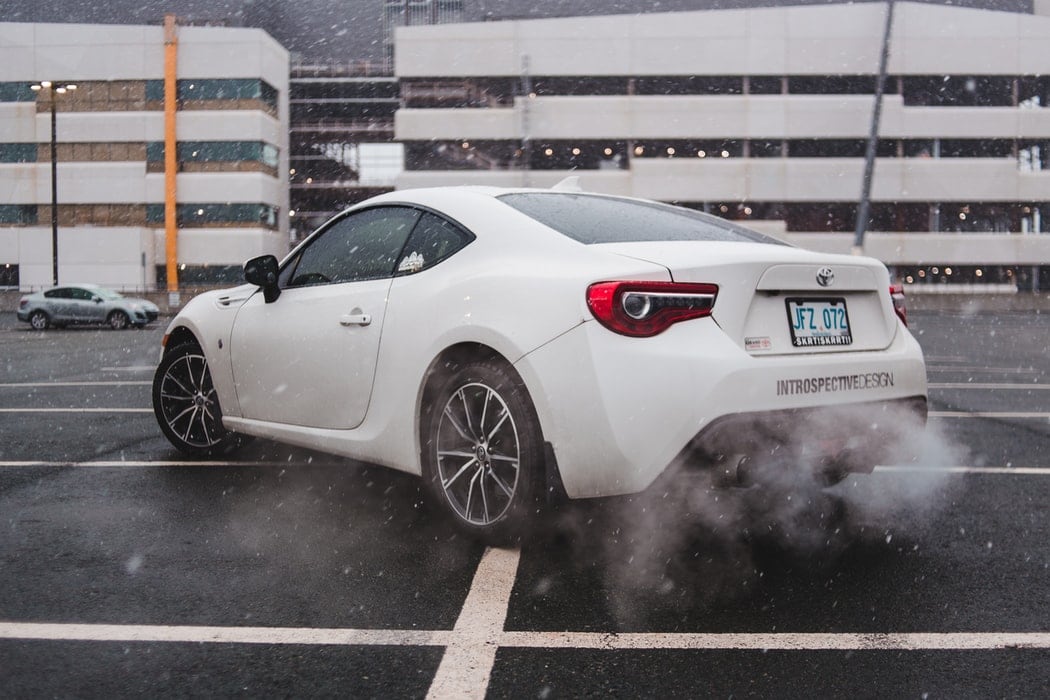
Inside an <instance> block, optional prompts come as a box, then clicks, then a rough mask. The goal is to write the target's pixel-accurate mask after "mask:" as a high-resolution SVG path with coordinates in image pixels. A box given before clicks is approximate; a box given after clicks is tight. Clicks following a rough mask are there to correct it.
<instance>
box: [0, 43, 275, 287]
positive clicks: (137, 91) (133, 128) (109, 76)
mask: <svg viewBox="0 0 1050 700" xmlns="http://www.w3.org/2000/svg"><path fill="white" fill-rule="evenodd" d="M175 40H176V41H175V44H176V46H177V51H176V55H177V59H176V61H175V64H174V78H175V83H174V85H175V90H174V97H175V99H174V101H173V107H174V109H175V111H174V134H175V139H176V151H177V153H176V157H175V158H174V159H172V161H171V164H172V166H173V167H174V169H175V172H174V174H173V178H174V179H173V182H174V185H175V187H174V192H173V193H172V196H173V200H172V201H173V204H174V209H175V212H176V217H177V226H176V229H175V234H176V236H177V246H176V248H175V249H174V250H175V251H177V252H176V255H177V259H176V261H175V262H176V266H175V269H176V270H177V275H178V284H177V285H175V286H179V285H182V286H193V285H197V284H209V283H214V282H224V281H229V280H231V279H235V278H236V276H237V275H238V274H239V269H240V265H241V264H242V263H243V262H244V260H246V259H248V258H250V257H252V256H254V255H259V254H263V253H274V254H278V255H280V254H282V253H283V252H285V251H286V250H287V248H288V170H289V166H288V76H289V61H288V53H287V51H285V49H284V48H282V47H281V46H280V45H279V44H278V43H277V42H276V41H274V40H273V39H272V38H271V37H270V36H268V35H267V34H266V33H265V32H263V31H261V30H258V29H246V28H223V27H194V26H183V27H177V28H176V33H175ZM165 51H166V49H165V31H164V28H163V27H162V26H128V25H75V24H22V23H0V275H2V279H0V286H6V287H8V288H12V287H14V288H21V289H23V290H28V289H36V288H40V287H45V286H48V285H49V284H50V283H51V281H52V265H53V251H52V242H51V241H52V229H51V213H52V210H51V203H52V196H51V158H52V153H51V119H50V113H51V107H52V101H53V106H54V108H55V115H56V119H55V124H56V131H55V141H56V144H57V148H56V149H55V154H54V155H55V156H56V161H57V181H56V185H57V202H58V206H57V220H58V252H57V258H58V271H59V280H60V281H62V282H76V281H90V282H97V283H100V284H104V285H108V286H112V287H117V288H124V289H153V288H156V287H160V288H164V287H165V286H166V284H167V282H168V281H169V280H168V279H167V275H168V270H169V269H172V268H170V267H169V266H168V264H167V263H168V240H167V237H168V234H167V233H166V231H165V211H166V202H167V201H168V193H167V189H166V177H167V176H168V173H167V170H168V169H169V166H168V164H167V162H166V158H165V154H166V147H165V136H166V131H165V129H166V126H165V105H166V93H165V86H164V79H165V55H166V53H165ZM41 81H54V84H55V85H56V86H57V85H59V84H62V85H65V84H67V83H69V84H73V85H75V86H76V89H75V90H70V91H67V92H65V93H64V94H57V93H56V91H54V90H49V89H44V90H33V89H32V87H31V86H32V85H34V84H36V85H38V86H39V85H40V83H41Z"/></svg>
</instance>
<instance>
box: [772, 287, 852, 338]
mask: <svg viewBox="0 0 1050 700" xmlns="http://www.w3.org/2000/svg"><path fill="white" fill-rule="evenodd" d="M787 314H788V328H790V329H791V344H792V345H794V346H795V347H796V348H816V347H826V346H833V345H849V344H851V343H852V342H853V334H852V332H851V331H850V327H849V313H847V311H846V300H845V299H841V298H839V299H828V298H823V299H788V300H787Z"/></svg>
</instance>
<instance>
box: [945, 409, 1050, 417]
mask: <svg viewBox="0 0 1050 700" xmlns="http://www.w3.org/2000/svg"><path fill="white" fill-rule="evenodd" d="M929 417H930V418H1003V419H1006V418H1050V413H1047V412H1044V411H930V413H929Z"/></svg>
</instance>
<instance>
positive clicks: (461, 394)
mask: <svg viewBox="0 0 1050 700" xmlns="http://www.w3.org/2000/svg"><path fill="white" fill-rule="evenodd" d="M459 398H460V399H461V400H462V401H463V415H464V417H465V418H466V419H467V429H468V430H469V431H470V434H471V435H472V436H473V437H471V438H468V439H472V440H475V441H477V439H478V438H477V435H478V433H477V431H476V430H474V426H473V425H472V424H471V422H470V406H468V405H467V392H465V391H463V389H460V390H459Z"/></svg>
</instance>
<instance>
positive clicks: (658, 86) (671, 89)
mask: <svg viewBox="0 0 1050 700" xmlns="http://www.w3.org/2000/svg"><path fill="white" fill-rule="evenodd" d="M743 92H744V79H743V78H742V77H739V76H711V75H689V76H679V75H675V76H657V77H641V78H636V79H635V94H638V95H740V94H743ZM621 94H622V93H621Z"/></svg>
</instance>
